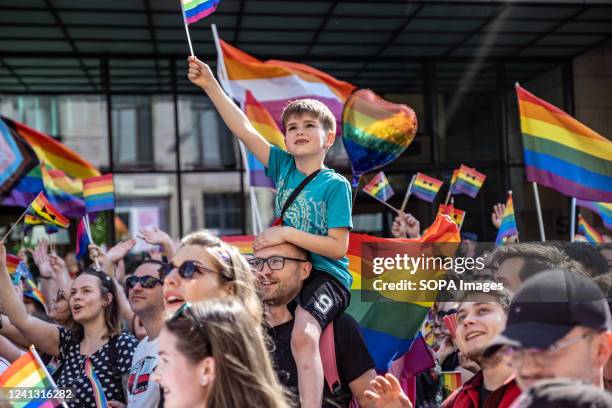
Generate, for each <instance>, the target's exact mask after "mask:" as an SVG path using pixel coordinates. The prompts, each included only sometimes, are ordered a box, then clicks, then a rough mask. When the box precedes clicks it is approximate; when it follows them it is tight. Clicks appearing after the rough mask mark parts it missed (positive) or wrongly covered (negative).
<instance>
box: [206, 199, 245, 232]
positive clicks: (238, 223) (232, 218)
mask: <svg viewBox="0 0 612 408" xmlns="http://www.w3.org/2000/svg"><path fill="white" fill-rule="evenodd" d="M203 197H204V227H205V228H206V229H209V230H212V231H214V232H216V233H217V234H219V235H236V234H241V233H242V205H241V204H242V203H241V200H240V193H220V194H204V196H203Z"/></svg>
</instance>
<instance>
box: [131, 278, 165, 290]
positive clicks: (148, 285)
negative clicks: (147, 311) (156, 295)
mask: <svg viewBox="0 0 612 408" xmlns="http://www.w3.org/2000/svg"><path fill="white" fill-rule="evenodd" d="M137 283H140V286H142V287H143V288H145V289H153V288H154V287H155V286H157V285H163V282H162V281H161V279H159V278H156V277H155V276H151V275H144V276H133V275H132V276H130V277H128V278H127V279H126V280H125V286H126V288H127V290H130V289H133V288H134V287H135V286H136V284H137Z"/></svg>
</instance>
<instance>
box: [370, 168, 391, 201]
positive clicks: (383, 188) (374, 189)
mask: <svg viewBox="0 0 612 408" xmlns="http://www.w3.org/2000/svg"><path fill="white" fill-rule="evenodd" d="M363 191H365V192H366V193H368V194H370V195H371V196H373V197H376V198H378V199H379V200H382V201H387V200H388V199H390V198H391V197H393V194H395V192H394V191H393V189H392V188H391V185H390V184H389V180H388V179H387V176H385V173H384V172H382V171H380V172H378V174H377V175H375V176H374V177H372V180H370V182H369V183H368V184H366V185H365V186H364V187H363Z"/></svg>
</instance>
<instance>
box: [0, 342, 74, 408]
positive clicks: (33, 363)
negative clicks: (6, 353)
mask: <svg viewBox="0 0 612 408" xmlns="http://www.w3.org/2000/svg"><path fill="white" fill-rule="evenodd" d="M16 387H18V388H37V389H39V390H41V389H46V390H49V391H52V390H54V389H56V388H57V387H56V385H55V383H54V382H53V378H51V376H50V375H49V373H48V372H47V370H46V368H45V366H44V365H43V363H42V361H41V360H40V357H39V356H38V353H36V350H35V349H34V347H33V346H32V347H30V351H28V352H27V353H25V354H23V355H22V356H21V357H19V358H18V359H17V360H15V362H14V363H13V364H11V366H10V367H9V368H7V369H6V371H5V372H4V373H2V375H0V390H2V394H4V393H5V392H6V391H5V389H10V388H16ZM2 396H3V397H5V398H6V397H7V396H6V395H2ZM61 404H62V401H61V400H58V399H31V400H29V401H27V400H20V401H19V402H17V401H15V402H11V406H13V407H15V408H22V407H24V408H25V407H27V408H54V407H57V406H60V405H61Z"/></svg>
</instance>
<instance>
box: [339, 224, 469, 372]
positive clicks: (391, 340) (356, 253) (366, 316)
mask: <svg viewBox="0 0 612 408" xmlns="http://www.w3.org/2000/svg"><path fill="white" fill-rule="evenodd" d="M366 242H380V243H382V242H385V243H389V242H457V243H458V242H460V237H459V229H458V228H457V225H456V224H455V223H454V222H452V221H451V220H450V219H449V218H447V217H441V216H439V217H436V219H435V220H434V223H433V224H432V225H431V226H430V227H429V228H428V229H427V231H425V233H424V234H423V236H422V237H421V238H419V239H399V240H398V239H385V238H378V237H374V236H370V235H366V234H357V233H351V234H350V238H349V249H348V254H347V255H348V258H349V272H350V273H351V275H352V276H353V284H352V286H351V303H350V305H349V307H348V309H347V313H349V314H350V315H351V316H353V318H355V320H357V322H358V323H359V325H360V327H361V333H362V335H363V337H364V340H365V342H366V345H367V347H368V350H369V351H370V354H371V355H372V357H373V358H374V361H375V363H376V368H377V369H380V370H386V369H388V366H389V364H390V363H391V362H392V361H393V360H394V359H396V358H398V357H399V356H401V355H403V354H404V353H406V351H408V350H409V349H410V346H411V345H412V343H413V341H414V339H415V338H416V336H417V335H418V333H419V330H420V328H421V326H422V325H423V322H424V321H425V318H426V317H427V314H428V311H429V308H430V307H431V305H432V304H433V302H419V303H411V302H407V301H402V300H401V299H396V298H395V296H396V294H401V293H402V292H400V291H396V292H393V293H395V294H389V296H387V295H385V297H389V298H393V300H395V301H393V302H391V301H377V302H370V301H368V302H364V301H361V299H362V296H364V295H367V294H368V293H367V292H368V290H365V289H362V288H363V287H365V285H364V282H365V281H367V280H370V279H374V278H375V277H372V276H364V275H362V269H361V244H363V243H366ZM425 272H427V271H425ZM373 295H376V294H373Z"/></svg>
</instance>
